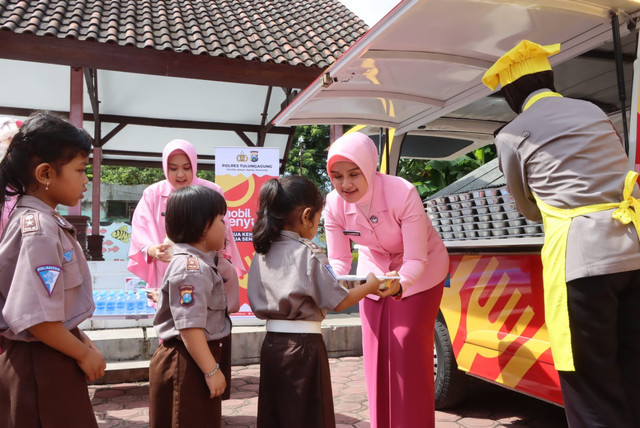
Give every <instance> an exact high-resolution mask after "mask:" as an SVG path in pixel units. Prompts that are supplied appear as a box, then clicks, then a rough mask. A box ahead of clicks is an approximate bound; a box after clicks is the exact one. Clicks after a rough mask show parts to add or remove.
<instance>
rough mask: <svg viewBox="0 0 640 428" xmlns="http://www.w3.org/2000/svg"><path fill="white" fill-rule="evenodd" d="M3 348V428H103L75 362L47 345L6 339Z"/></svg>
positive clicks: (0, 388) (0, 419) (0, 421)
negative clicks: (98, 422) (100, 426)
mask: <svg viewBox="0 0 640 428" xmlns="http://www.w3.org/2000/svg"><path fill="white" fill-rule="evenodd" d="M71 333H73V334H74V335H76V336H78V338H79V332H78V329H73V330H71ZM0 348H1V349H2V351H1V353H0V427H3V428H23V427H25V428H26V427H29V428H30V427H45V428H46V427H83V428H84V427H88V428H90V427H97V426H98V424H97V423H96V417H95V414H94V413H93V407H92V406H91V400H90V399H89V391H88V389H87V381H86V380H85V375H84V372H83V371H82V370H81V369H80V367H79V366H78V364H77V363H76V362H75V360H74V359H73V358H70V357H68V356H66V355H64V354H63V353H61V352H58V351H56V350H55V349H53V348H51V347H49V346H47V345H45V344H44V343H42V342H20V341H14V340H7V339H2V338H0Z"/></svg>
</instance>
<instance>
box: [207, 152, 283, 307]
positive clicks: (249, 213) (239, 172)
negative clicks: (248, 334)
mask: <svg viewBox="0 0 640 428" xmlns="http://www.w3.org/2000/svg"><path fill="white" fill-rule="evenodd" d="M249 154H250V157H249V156H247V155H246V153H245V152H244V151H243V149H242V148H239V147H217V148H216V153H215V155H216V184H218V185H219V186H220V187H222V190H223V191H224V196H225V199H226V200H227V206H228V212H229V226H230V227H231V230H232V231H233V237H234V238H235V240H236V243H237V245H238V251H240V256H241V257H242V260H243V262H244V267H245V269H246V271H247V272H248V271H249V267H250V266H251V260H252V259H253V255H254V253H255V250H254V248H253V233H252V229H253V225H254V224H255V219H256V217H257V211H258V202H259V199H260V188H261V187H262V185H263V184H264V183H265V182H266V181H268V180H270V179H272V178H276V177H278V175H279V170H278V168H279V165H280V150H279V149H278V148H274V147H257V148H252V150H251V151H250V153H249ZM231 316H232V317H245V318H253V313H252V312H251V308H250V307H249V299H248V297H247V275H244V276H242V277H241V278H240V310H239V311H238V312H236V313H233V314H231Z"/></svg>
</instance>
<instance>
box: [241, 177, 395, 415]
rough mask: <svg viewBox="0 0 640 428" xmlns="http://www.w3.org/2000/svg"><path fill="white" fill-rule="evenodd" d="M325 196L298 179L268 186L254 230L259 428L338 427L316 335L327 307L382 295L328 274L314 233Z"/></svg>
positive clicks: (374, 287) (375, 283)
mask: <svg viewBox="0 0 640 428" xmlns="http://www.w3.org/2000/svg"><path fill="white" fill-rule="evenodd" d="M323 205H324V198H323V197H322V194H321V193H320V191H319V190H318V188H317V187H316V185H315V184H313V183H312V182H311V181H309V180H308V179H306V178H304V177H299V176H289V177H284V178H282V179H280V180H277V179H272V180H269V181H267V182H266V183H265V184H264V185H263V186H262V189H261V190H260V207H259V208H258V220H257V221H256V224H255V226H254V228H253V246H254V247H255V249H256V253H257V254H256V255H255V257H254V258H253V261H252V262H251V268H250V269H249V280H248V284H247V292H248V295H249V303H250V304H251V309H252V310H253V312H254V314H255V315H256V317H258V318H260V319H266V320H267V334H266V336H265V339H264V342H263V344H262V350H261V351H260V391H259V395H258V421H257V426H258V428H271V427H278V428H298V427H305V428H333V427H335V426H336V422H335V414H334V410H333V394H332V391H331V375H330V372H329V357H328V355H327V349H326V347H325V344H324V340H323V339H322V334H321V332H320V323H321V321H322V320H323V319H324V318H325V316H326V314H327V310H334V311H342V310H344V309H346V308H348V307H350V306H351V305H354V304H356V303H357V302H358V301H359V300H361V299H363V298H364V297H365V296H366V295H367V294H369V293H370V294H375V295H377V296H380V297H386V296H388V295H390V294H391V291H390V289H387V290H386V291H380V290H379V289H378V287H379V286H380V284H381V283H382V281H381V280H379V279H378V278H376V277H375V275H373V274H369V276H368V277H367V281H366V283H364V284H361V285H359V286H357V287H356V288H352V289H350V290H347V289H346V288H344V287H342V286H341V285H340V284H339V283H338V281H337V280H336V277H335V276H334V275H333V273H332V271H331V267H330V266H329V261H328V260H327V256H326V255H325V254H324V252H323V251H322V250H321V249H320V247H318V246H317V245H316V244H314V243H313V242H312V241H311V239H313V237H314V236H316V232H317V230H318V222H319V221H320V215H321V213H322V207H323Z"/></svg>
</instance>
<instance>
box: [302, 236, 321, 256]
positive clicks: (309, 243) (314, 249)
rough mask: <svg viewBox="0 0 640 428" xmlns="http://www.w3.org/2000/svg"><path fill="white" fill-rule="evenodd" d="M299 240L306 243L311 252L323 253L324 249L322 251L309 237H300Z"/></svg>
mask: <svg viewBox="0 0 640 428" xmlns="http://www.w3.org/2000/svg"><path fill="white" fill-rule="evenodd" d="M300 242H302V243H303V244H304V245H306V246H307V247H308V248H309V249H310V250H311V251H312V252H313V253H316V254H321V253H324V251H322V248H320V247H319V246H318V244H316V243H315V242H313V241H311V240H309V239H306V238H300Z"/></svg>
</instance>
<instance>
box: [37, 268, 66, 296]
mask: <svg viewBox="0 0 640 428" xmlns="http://www.w3.org/2000/svg"><path fill="white" fill-rule="evenodd" d="M61 271H62V268H61V267H59V266H54V265H45V266H39V267H37V268H36V273H37V274H38V276H39V277H40V280H41V281H42V284H44V288H46V289H47V293H49V296H51V294H52V293H53V288H54V287H55V286H56V282H57V281H58V277H59V276H60V272H61Z"/></svg>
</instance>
